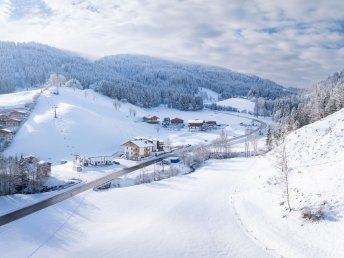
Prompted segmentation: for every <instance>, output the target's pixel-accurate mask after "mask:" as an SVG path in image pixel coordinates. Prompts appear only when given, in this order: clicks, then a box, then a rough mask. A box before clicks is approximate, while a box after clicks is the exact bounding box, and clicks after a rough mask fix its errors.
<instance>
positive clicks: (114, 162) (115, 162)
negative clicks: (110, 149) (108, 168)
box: [112, 160, 120, 165]
mask: <svg viewBox="0 0 344 258" xmlns="http://www.w3.org/2000/svg"><path fill="white" fill-rule="evenodd" d="M112 163H113V164H115V165H119V164H120V163H119V162H118V161H116V160H114V161H112Z"/></svg>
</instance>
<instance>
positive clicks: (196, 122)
mask: <svg viewBox="0 0 344 258" xmlns="http://www.w3.org/2000/svg"><path fill="white" fill-rule="evenodd" d="M188 123H189V124H204V123H205V121H204V120H200V119H193V120H189V121H188Z"/></svg>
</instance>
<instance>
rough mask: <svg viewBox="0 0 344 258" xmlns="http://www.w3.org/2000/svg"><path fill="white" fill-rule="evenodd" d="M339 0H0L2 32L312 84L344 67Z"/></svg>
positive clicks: (94, 52)
mask: <svg viewBox="0 0 344 258" xmlns="http://www.w3.org/2000/svg"><path fill="white" fill-rule="evenodd" d="M343 9H344V2H343V3H342V2H341V1H337V0H326V1H324V0H318V1H317V0H312V1H311V0H304V1H299V0H288V1H274V0H240V1H239V0H237V1H227V0H213V1H200V0H188V1H186V0H185V1H183V0H170V1H164V0H131V1H125V0H116V1H113V0H97V1H95V0H59V1H55V0H26V1H20V0H0V35H1V39H2V40H14V41H38V42H42V43H47V44H50V45H53V46H56V47H60V48H64V49H68V50H74V51H77V52H81V53H86V54H88V55H91V56H94V57H100V56H103V55H107V54H117V53H140V54H147V55H154V56H161V57H167V58H174V59H181V60H189V61H195V62H202V63H208V64H215V65H220V66H225V67H228V68H230V69H232V70H237V71H241V72H245V73H251V74H257V75H260V76H262V77H266V78H270V79H272V80H275V81H277V82H279V83H282V84H285V85H288V86H300V87H307V86H309V85H310V84H311V83H312V82H315V81H317V80H319V79H323V78H324V77H326V76H327V75H329V74H330V73H332V72H334V71H337V70H341V69H343V68H344V64H343V61H342V60H344V59H343V58H344V44H343V42H344V19H343V15H342V10H343Z"/></svg>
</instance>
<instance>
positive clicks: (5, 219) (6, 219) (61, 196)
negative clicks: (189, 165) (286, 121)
mask: <svg viewBox="0 0 344 258" xmlns="http://www.w3.org/2000/svg"><path fill="white" fill-rule="evenodd" d="M223 113H225V112H223ZM226 114H227V115H231V116H238V117H242V118H245V119H251V120H254V121H256V122H258V123H260V126H259V128H257V129H255V130H253V131H252V132H251V133H250V134H244V135H240V136H238V137H235V138H231V139H229V140H228V142H233V141H237V140H240V139H242V138H245V137H247V136H248V135H251V134H255V133H257V132H258V131H260V130H264V129H265V128H266V127H267V125H266V123H264V122H263V121H260V120H258V119H254V118H248V117H245V116H241V115H233V114H228V113H226ZM209 145H211V144H209ZM184 149H185V150H191V149H192V146H191V147H187V148H184ZM178 151H180V149H178ZM170 156H173V152H172V153H167V154H164V155H161V156H159V157H156V158H154V159H151V160H148V161H144V162H142V163H140V164H138V165H135V166H132V167H129V168H125V169H122V170H120V171H116V172H113V173H111V174H109V175H107V176H104V177H102V178H99V179H96V180H94V181H91V182H88V183H86V184H82V185H79V186H77V187H73V188H71V189H69V190H66V191H64V192H62V193H58V194H56V195H54V196H52V197H49V198H48V199H45V200H43V201H40V202H38V203H34V204H32V205H29V206H26V207H24V208H21V209H18V210H15V211H12V212H9V213H7V214H5V215H2V216H0V226H2V225H5V224H8V223H10V222H12V221H15V220H17V219H20V218H22V217H25V216H27V215H30V214H32V213H34V212H37V211H39V210H42V209H44V208H47V207H49V206H51V205H54V204H56V203H59V202H62V201H64V200H66V199H68V198H71V197H73V196H75V195H77V194H79V193H82V192H85V191H87V190H89V189H93V188H95V187H99V186H101V185H104V184H106V183H108V182H111V181H112V180H114V179H116V178H119V177H121V176H123V175H125V174H128V173H131V172H133V171H135V170H138V169H140V168H144V167H147V166H149V165H152V164H154V163H156V162H159V161H161V160H163V159H165V158H167V157H170Z"/></svg>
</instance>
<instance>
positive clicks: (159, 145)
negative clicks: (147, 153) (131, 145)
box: [134, 136, 165, 151]
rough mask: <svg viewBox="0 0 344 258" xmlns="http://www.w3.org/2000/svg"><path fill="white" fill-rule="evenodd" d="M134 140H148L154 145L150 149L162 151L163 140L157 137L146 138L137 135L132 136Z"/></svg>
mask: <svg viewBox="0 0 344 258" xmlns="http://www.w3.org/2000/svg"><path fill="white" fill-rule="evenodd" d="M134 140H139V141H148V142H150V143H152V144H153V145H154V147H153V150H152V151H163V150H164V145H165V144H164V142H163V141H161V140H158V139H152V138H147V137H141V136H137V137H134Z"/></svg>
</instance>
